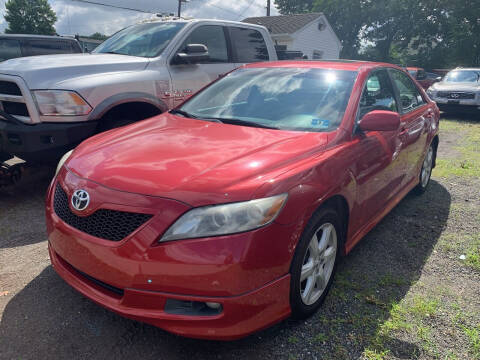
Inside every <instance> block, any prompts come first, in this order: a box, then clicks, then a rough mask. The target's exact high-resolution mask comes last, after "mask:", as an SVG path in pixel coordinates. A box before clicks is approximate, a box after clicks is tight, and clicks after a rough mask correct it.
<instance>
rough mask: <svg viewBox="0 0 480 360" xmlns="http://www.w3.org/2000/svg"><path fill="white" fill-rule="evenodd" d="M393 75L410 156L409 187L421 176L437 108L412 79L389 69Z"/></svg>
mask: <svg viewBox="0 0 480 360" xmlns="http://www.w3.org/2000/svg"><path fill="white" fill-rule="evenodd" d="M389 73H390V76H391V78H392V82H393V84H394V88H395V92H396V94H397V98H398V99H399V101H398V102H399V108H400V114H401V125H400V127H401V134H400V136H401V139H402V144H403V145H402V147H403V149H402V151H404V152H405V153H406V154H407V156H406V164H405V170H406V178H405V184H407V183H408V182H410V181H412V180H413V179H414V178H416V177H418V171H419V170H420V166H421V162H422V160H423V156H424V153H425V151H426V142H427V137H428V126H429V124H430V121H431V119H432V118H433V116H434V109H433V105H432V104H430V103H428V102H427V101H426V100H425V99H424V98H423V95H422V93H421V92H420V90H419V89H418V87H417V86H418V85H417V84H415V83H414V82H413V81H412V80H411V78H410V77H408V76H407V75H406V74H405V73H403V72H402V71H400V70H396V69H389Z"/></svg>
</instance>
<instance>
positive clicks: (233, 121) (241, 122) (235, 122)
mask: <svg viewBox="0 0 480 360" xmlns="http://www.w3.org/2000/svg"><path fill="white" fill-rule="evenodd" d="M202 119H204V120H216V121H218V122H222V123H224V124H232V125H243V126H250V127H257V128H262V129H276V130H278V127H275V126H268V125H263V124H258V123H254V122H251V121H246V120H240V119H229V118H202Z"/></svg>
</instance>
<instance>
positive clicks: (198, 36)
mask: <svg viewBox="0 0 480 360" xmlns="http://www.w3.org/2000/svg"><path fill="white" fill-rule="evenodd" d="M189 44H203V45H205V46H206V47H207V48H208V55H209V59H208V60H205V61H202V62H204V63H225V62H228V51H227V41H226V40H225V33H224V32H223V27H222V26H218V25H204V26H200V27H198V28H196V29H194V30H193V32H192V33H191V34H190V35H189V36H188V38H187V40H185V41H184V43H183V45H182V46H181V47H180V51H184V49H185V47H186V46H187V45H189Z"/></svg>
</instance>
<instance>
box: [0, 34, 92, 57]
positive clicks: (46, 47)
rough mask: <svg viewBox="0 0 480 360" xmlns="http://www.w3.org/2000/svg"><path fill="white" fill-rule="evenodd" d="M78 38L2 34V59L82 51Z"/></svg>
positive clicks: (0, 36) (0, 48)
mask: <svg viewBox="0 0 480 360" xmlns="http://www.w3.org/2000/svg"><path fill="white" fill-rule="evenodd" d="M82 52H83V51H82V48H81V47H80V44H79V43H78V41H77V40H75V39H73V38H68V37H62V36H43V35H22V34H1V35H0V61H5V60H8V59H14V58H19V57H25V56H36V55H51V54H75V53H82Z"/></svg>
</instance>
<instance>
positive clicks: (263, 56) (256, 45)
mask: <svg viewBox="0 0 480 360" xmlns="http://www.w3.org/2000/svg"><path fill="white" fill-rule="evenodd" d="M230 35H231V38H232V46H233V48H234V49H235V54H236V57H237V58H236V62H240V63H250V62H256V61H265V60H268V59H269V58H268V49H267V44H266V43H265V40H264V38H263V36H262V34H261V33H260V31H257V30H253V29H246V28H240V27H230Z"/></svg>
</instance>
